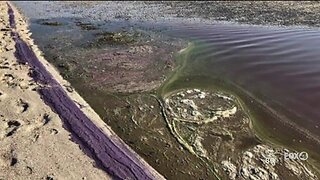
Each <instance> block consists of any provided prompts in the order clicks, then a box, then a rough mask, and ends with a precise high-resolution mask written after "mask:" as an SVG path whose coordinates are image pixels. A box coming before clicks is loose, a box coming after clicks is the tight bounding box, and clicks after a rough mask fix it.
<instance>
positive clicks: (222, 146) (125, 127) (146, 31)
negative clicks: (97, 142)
mask: <svg viewBox="0 0 320 180" xmlns="http://www.w3.org/2000/svg"><path fill="white" fill-rule="evenodd" d="M82 21H83V22H82ZM82 21H81V20H79V19H76V20H74V19H63V21H61V22H60V21H59V19H56V20H51V21H49V20H46V21H40V22H38V24H37V25H36V26H35V27H37V28H39V29H38V31H37V30H35V32H34V33H33V37H34V38H35V41H36V43H37V44H39V47H40V48H41V49H42V51H43V52H44V54H45V56H46V59H48V60H49V61H50V62H51V63H53V64H55V65H56V66H57V68H58V69H59V70H60V72H61V73H62V75H63V76H64V77H65V78H66V79H67V80H69V81H70V82H71V84H72V86H73V87H74V88H75V89H76V90H77V91H78V92H79V93H80V94H81V96H83V97H84V98H85V99H86V101H87V102H88V103H89V104H90V105H91V106H92V107H93V108H94V109H95V111H96V112H97V113H98V114H99V115H100V116H101V117H102V118H103V119H104V121H105V122H106V123H107V124H108V125H110V126H111V127H112V129H113V130H114V131H115V132H116V133H117V134H118V135H119V136H120V137H121V138H122V139H123V140H124V141H125V142H126V143H127V144H128V145H129V146H130V147H132V148H133V149H134V150H135V151H136V152H137V153H138V154H139V155H141V156H142V157H143V158H144V159H145V160H146V161H147V162H148V163H149V164H150V165H152V166H153V167H154V168H155V169H156V170H157V171H159V172H160V173H161V174H162V175H164V176H165V177H166V178H168V179H201V178H202V179H219V178H220V179H241V178H242V179H248V178H258V179H267V178H269V179H277V178H280V179H291V178H292V177H297V178H300V179H301V178H302V179H303V178H304V179H310V178H311V179H312V178H315V174H313V173H314V171H313V169H312V168H311V166H310V165H309V164H307V163H305V162H300V161H284V160H283V158H282V156H281V155H282V154H283V153H284V152H286V150H285V149H283V148H282V147H281V146H280V145H285V146H288V142H289V141H288V139H291V138H297V137H299V135H297V134H295V133H292V132H294V131H291V130H288V131H283V129H284V128H285V126H284V125H283V124H281V123H280V125H279V123H278V124H277V122H278V121H277V118H275V117H274V116H273V115H272V113H270V112H268V111H266V110H265V108H264V106H263V105H261V103H259V102H258V101H257V99H255V98H254V96H250V95H248V93H247V92H246V91H244V90H243V89H242V88H241V87H239V86H237V85H236V84H235V83H232V81H231V80H230V79H229V78H228V77H227V76H224V75H223V74H220V72H219V71H222V70H225V69H224V68H221V69H219V67H215V64H214V63H213V62H214V60H215V59H213V58H214V56H213V57H212V56H209V55H208V58H201V56H199V54H201V53H203V52H205V50H206V48H207V45H206V44H205V43H199V42H192V43H189V45H188V47H187V48H186V49H184V50H181V51H179V50H180V49H182V48H183V47H184V46H186V44H187V42H186V41H185V40H181V39H178V38H169V37H167V36H165V35H162V34H161V33H156V32H155V31H153V30H152V28H146V27H139V28H137V27H136V29H135V30H132V29H131V30H128V28H127V26H123V27H121V25H119V24H118V23H117V22H109V23H108V24H107V25H108V27H109V29H108V28H107V29H105V28H101V27H100V26H95V25H94V24H91V23H87V21H86V20H82ZM43 22H45V23H43ZM39 23H40V24H41V26H39ZM48 27H50V30H48V29H47V30H48V31H46V30H45V31H41V28H43V29H46V28H48ZM66 29H67V31H66ZM48 32H50V33H48ZM44 34H49V35H47V36H45V37H46V38H43V37H44ZM75 34H76V35H75ZM39 36H40V38H38V37H39ZM214 50H217V49H214ZM211 51H213V50H211ZM203 54H205V55H206V53H203ZM204 57H206V56H204ZM216 70H219V71H216ZM270 114H271V115H270ZM272 119H273V120H272ZM271 120H272V121H271ZM273 127H277V128H278V129H276V130H275V129H273ZM281 128H283V129H282V130H281ZM279 129H280V130H279ZM275 135H277V136H276V137H274V136H275ZM276 140H277V141H276ZM266 142H267V143H266ZM275 144H276V145H275ZM312 146H313V144H312V143H311V142H309V141H304V142H302V144H300V145H299V146H295V145H294V146H288V147H290V148H293V149H295V150H305V149H303V148H302V149H300V148H301V147H306V149H312V148H311V147H312ZM308 152H310V157H311V158H314V159H316V158H317V157H316V156H313V154H312V152H311V151H308ZM270 157H271V158H274V159H278V161H277V163H275V164H272V163H268V162H269V161H268V159H269V158H270ZM310 169H311V171H309V170H310Z"/></svg>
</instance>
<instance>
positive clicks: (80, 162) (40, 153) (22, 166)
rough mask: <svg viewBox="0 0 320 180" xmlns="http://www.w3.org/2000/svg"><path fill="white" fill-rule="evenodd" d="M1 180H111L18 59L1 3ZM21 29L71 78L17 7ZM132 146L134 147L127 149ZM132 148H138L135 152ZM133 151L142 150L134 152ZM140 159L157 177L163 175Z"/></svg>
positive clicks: (72, 94) (88, 109)
mask: <svg viewBox="0 0 320 180" xmlns="http://www.w3.org/2000/svg"><path fill="white" fill-rule="evenodd" d="M0 9H1V10H0V29H1V31H0V41H1V42H0V52H1V55H0V80H1V82H0V180H1V179H51V178H53V179H110V176H109V175H107V174H106V173H105V172H104V171H102V170H100V169H98V168H95V167H94V161H93V160H92V159H90V158H89V157H88V156H86V155H85V154H84V153H83V152H82V151H81V149H80V148H79V146H78V145H77V144H75V143H73V142H72V141H71V140H70V133H69V132H68V131H66V130H65V129H64V128H63V127H62V121H61V119H60V118H59V116H58V115H57V114H55V113H54V112H52V110H51V109H50V108H49V107H48V106H47V105H45V103H44V102H43V101H42V99H41V97H40V95H39V94H38V93H37V91H35V88H37V87H38V86H39V85H38V84H37V83H35V82H34V81H33V80H32V78H31V77H29V75H28V72H29V67H28V66H27V65H21V64H18V63H17V59H16V57H15V56H14V52H15V42H14V41H13V39H12V37H11V30H10V26H9V16H8V6H7V4H6V2H0ZM13 10H14V12H15V21H16V31H17V33H19V34H20V36H21V39H23V40H24V41H26V42H27V43H28V44H29V45H30V47H31V48H32V49H33V51H34V52H35V53H36V55H37V57H38V59H39V60H40V61H41V63H42V64H44V66H45V67H46V68H47V70H48V71H49V72H50V73H51V74H52V75H53V76H54V77H55V78H56V80H57V81H58V82H59V83H60V84H61V85H62V86H63V87H65V90H66V89H67V87H68V88H69V91H70V84H69V83H68V82H67V81H65V80H64V79H63V78H62V77H61V76H60V75H59V73H58V71H56V69H55V68H54V67H53V66H51V65H50V64H49V63H48V62H47V61H46V60H45V59H43V57H42V56H41V52H40V50H39V49H38V47H37V46H36V45H34V43H33V40H32V39H31V38H30V35H31V33H30V32H28V26H27V23H26V21H25V19H24V18H23V17H22V16H21V15H20V14H19V12H18V10H17V9H15V8H14V7H13ZM69 91H66V92H68V95H69V96H70V97H71V98H72V100H74V101H75V102H76V104H78V105H79V107H80V106H81V110H82V111H83V112H84V113H85V114H86V115H87V116H88V117H89V118H90V119H91V120H92V121H93V122H94V124H95V125H96V126H97V127H99V128H100V129H101V130H102V131H103V132H104V133H105V134H107V135H108V136H109V137H111V138H112V139H113V141H115V142H117V143H118V144H119V145H120V146H121V147H123V146H125V147H127V146H126V145H125V144H124V143H123V141H122V140H121V139H119V138H118V137H117V136H116V135H115V134H114V132H113V131H112V130H111V129H110V127H108V126H107V125H106V124H105V123H104V122H103V121H102V120H101V118H100V117H99V116H98V115H97V114H96V113H95V112H94V111H93V110H92V108H91V107H90V106H89V105H88V104H87V103H86V102H85V101H84V100H83V99H82V98H81V97H80V96H79V94H78V93H77V92H75V91H70V92H69ZM127 148H128V147H127ZM131 151H132V150H131ZM133 154H136V153H134V152H133ZM137 158H138V159H139V160H140V161H141V162H142V164H144V166H145V167H147V168H148V170H149V171H150V172H151V173H152V174H153V175H154V177H157V179H162V178H163V177H162V176H161V175H160V174H158V173H157V172H156V171H155V170H153V169H152V168H151V167H150V166H149V165H148V164H147V163H146V162H145V161H144V160H143V159H141V158H140V157H138V156H137Z"/></svg>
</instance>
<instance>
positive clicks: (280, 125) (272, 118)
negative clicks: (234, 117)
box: [157, 42, 320, 174]
mask: <svg viewBox="0 0 320 180" xmlns="http://www.w3.org/2000/svg"><path fill="white" fill-rule="evenodd" d="M201 47H203V44H201V43H198V42H193V43H189V45H188V47H186V48H185V49H183V50H182V51H180V52H179V53H178V54H177V57H176V64H177V68H176V69H175V70H174V71H173V72H172V73H171V75H170V76H169V78H168V79H167V80H166V81H165V82H164V83H163V84H162V86H161V87H160V88H159V89H158V91H157V95H158V96H159V97H160V98H161V99H162V100H163V99H164V98H165V97H167V96H169V95H170V94H172V93H173V92H176V91H178V90H182V89H188V88H202V89H208V90H218V91H221V92H226V93H228V94H232V95H233V96H235V97H236V99H237V100H238V101H239V104H240V105H241V106H242V107H243V109H244V110H245V111H246V113H247V114H248V115H249V117H250V119H251V122H250V125H251V129H252V130H253V131H254V133H255V135H256V137H257V139H259V140H260V141H262V142H264V143H266V144H271V145H273V146H275V147H285V148H287V149H291V150H294V151H300V152H301V151H306V152H308V154H309V159H308V162H309V164H310V165H311V166H312V167H313V168H314V169H315V170H316V171H317V172H316V173H317V174H319V170H320V163H319V162H320V155H319V154H318V152H317V149H319V148H320V144H319V143H318V140H317V139H315V138H313V137H311V136H310V135H309V134H308V133H305V132H304V131H303V130H301V129H300V128H298V127H295V126H294V124H291V123H290V118H295V117H292V116H290V115H288V114H285V113H283V114H279V113H278V111H274V110H273V109H272V108H270V107H269V106H268V105H267V104H265V103H264V102H263V101H261V100H259V99H258V97H256V96H254V95H252V94H251V93H249V92H248V91H246V90H245V89H243V88H241V87H240V86H238V85H237V84H235V83H234V82H232V81H230V80H229V79H227V78H226V77H221V76H219V75H217V74H215V73H212V70H211V69H209V68H208V67H209V64H207V63H206V62H204V61H195V59H194V53H195V52H197V51H198V50H200V49H201ZM279 108H280V107H279ZM293 139H295V140H297V139H303V141H300V142H299V143H298V142H296V143H293V142H292V140H293Z"/></svg>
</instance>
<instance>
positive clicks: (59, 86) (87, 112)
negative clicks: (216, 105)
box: [10, 6, 163, 179]
mask: <svg viewBox="0 0 320 180" xmlns="http://www.w3.org/2000/svg"><path fill="white" fill-rule="evenodd" d="M12 9H13V11H14V12H18V11H17V10H16V8H15V7H14V6H13V7H12ZM12 22H13V21H12V20H11V23H10V24H11V25H12V26H11V27H12V28H14V26H13V23H12ZM25 28H26V29H28V28H27V25H25ZM20 30H21V29H19V27H18V28H17V31H18V32H17V33H19V34H22V32H21V31H20ZM29 35H30V34H28V35H26V34H24V36H22V39H21V40H22V41H21V42H19V41H20V40H19V39H17V42H19V43H20V48H21V50H20V53H21V52H22V54H23V55H30V57H29V58H30V59H28V58H27V59H25V60H26V62H27V63H28V64H29V65H31V66H33V68H34V70H35V69H37V70H36V73H35V74H34V75H35V77H33V78H34V79H35V80H36V81H38V82H39V83H40V84H42V83H44V84H47V85H46V88H42V89H40V90H39V92H40V94H42V99H43V100H45V101H47V102H46V104H48V103H49V104H48V105H50V106H51V108H52V109H53V110H54V111H56V112H60V118H62V119H63V118H65V119H64V121H65V123H67V122H68V121H70V119H69V118H71V117H72V115H71V116H70V115H67V116H65V117H64V116H63V115H62V114H61V113H62V112H63V111H65V109H64V108H62V109H61V107H59V106H61V105H59V106H57V102H59V101H55V100H54V99H46V98H49V97H50V96H51V98H55V97H59V96H60V95H61V94H62V98H63V96H65V98H71V99H70V100H68V99H66V102H68V101H69V103H67V104H68V105H67V106H65V107H69V106H71V107H73V110H76V109H78V110H76V111H75V112H77V113H78V114H79V113H80V112H81V113H84V114H83V115H80V117H79V115H76V114H75V116H74V118H76V119H77V118H81V117H83V118H84V119H85V117H86V116H88V117H89V118H90V119H91V120H92V122H91V121H90V120H89V119H86V120H85V121H84V122H83V123H87V125H86V124H84V126H81V125H80V126H79V123H78V128H80V129H74V127H73V126H74V125H77V123H76V121H77V120H76V119H74V120H73V121H74V122H71V124H73V125H72V129H73V130H74V132H77V133H78V134H77V136H78V137H80V138H86V136H88V135H89V137H90V133H93V134H92V135H94V136H96V135H97V133H98V132H99V133H98V134H99V135H100V137H99V139H95V138H94V136H92V137H91V138H93V139H87V140H85V139H82V141H83V140H85V142H86V143H91V144H94V143H96V142H95V141H98V142H99V141H101V140H104V141H101V142H100V143H102V142H104V143H105V141H106V140H107V139H109V141H110V143H111V142H112V145H111V144H109V145H108V146H110V145H111V146H112V147H113V148H115V149H114V150H115V151H119V150H120V151H119V152H122V153H124V152H125V154H126V155H120V154H119V155H115V157H111V158H121V159H123V158H129V159H127V161H128V163H129V162H130V161H131V162H133V163H134V164H131V163H130V164H131V165H129V164H127V165H126V166H128V167H129V166H131V168H134V166H137V168H144V170H143V171H141V170H138V169H136V170H138V171H136V172H135V170H134V169H132V171H133V173H137V174H136V175H133V174H132V175H133V177H135V176H137V177H139V174H140V173H142V174H140V178H142V176H141V175H143V174H144V173H146V174H145V175H143V176H144V177H145V178H147V177H148V178H150V179H163V177H162V176H161V175H160V174H158V173H157V172H156V171H155V170H154V169H153V168H152V167H151V166H149V165H148V164H147V163H146V162H145V161H144V160H143V159H142V158H141V157H139V156H138V155H137V154H136V153H135V152H134V151H133V150H131V149H130V148H129V146H128V145H126V144H125V143H124V142H123V141H122V140H121V139H119V137H118V136H117V135H116V134H115V133H114V132H113V131H112V130H111V128H110V127H109V126H107V125H106V124H105V123H104V122H103V121H102V120H101V119H100V118H99V116H98V115H97V114H96V113H95V112H94V111H93V110H92V109H91V107H90V106H89V105H88V104H87V103H86V102H85V101H84V100H83V99H82V98H81V97H80V96H79V94H78V93H76V92H75V91H73V92H71V93H70V92H68V91H66V87H68V86H69V83H68V82H67V81H65V80H63V79H62V77H61V76H60V75H59V73H58V72H57V71H56V70H55V68H54V67H52V66H51V65H49V63H47V62H46V61H45V60H44V58H43V57H42V56H40V54H41V52H40V50H39V49H38V48H37V47H36V46H35V45H34V44H33V42H32V41H31V43H30V41H28V39H30V37H29ZM23 41H26V42H27V43H29V44H30V45H31V46H32V47H31V49H30V50H31V51H32V52H33V53H35V54H34V56H33V57H32V54H29V53H31V52H28V49H27V48H28V45H27V44H24V42H23ZM18 47H19V45H18ZM18 49H19V48H18ZM36 58H37V59H36ZM37 60H38V62H37ZM26 62H25V63H26ZM39 63H40V64H39ZM41 65H42V66H43V67H41ZM39 66H40V67H39ZM45 70H47V71H48V72H47V73H46V72H44V71H45ZM41 71H42V72H41ZM42 73H44V74H42ZM50 74H52V78H50ZM39 75H40V76H39ZM37 76H38V77H37ZM46 76H47V77H46ZM53 77H54V78H53ZM55 80H56V82H55ZM48 85H49V86H48ZM50 86H51V88H52V89H53V91H52V92H50V89H51V88H50ZM52 93H54V94H52ZM56 93H57V94H56ZM63 93H65V95H63ZM50 94H51V95H50ZM48 95H50V96H48ZM57 95H59V96H57ZM71 101H75V102H77V104H81V105H82V106H85V108H83V109H81V110H80V107H79V106H76V104H75V103H74V102H72V103H73V105H72V104H70V102H71ZM50 103H51V104H50ZM81 113H80V114H81ZM66 118H67V119H66ZM88 120H89V121H90V122H89V121H88ZM69 123H70V122H69ZM74 123H75V124H74ZM88 123H89V124H88ZM87 126H89V127H87ZM95 126H96V127H95ZM69 127H71V126H69ZM90 127H91V128H93V129H87V130H86V128H90ZM81 128H85V129H82V130H81ZM94 129H96V130H94ZM88 130H89V131H88ZM82 131H83V132H82ZM94 131H96V132H94ZM82 133H85V134H82ZM87 133H89V134H87ZM74 135H75V133H74V134H73V136H74ZM81 135H82V136H84V137H81ZM107 137H108V138H107ZM105 138H107V139H105ZM73 140H75V139H73ZM78 142H79V141H78ZM82 148H83V150H84V151H86V150H85V148H90V149H91V148H93V150H94V151H92V150H91V155H92V156H96V157H95V159H96V161H97V160H98V162H99V161H100V163H102V164H103V165H104V166H108V165H107V164H108V158H107V159H105V158H106V157H108V156H105V155H103V153H107V154H108V153H111V152H110V150H111V149H110V150H109V152H108V150H107V151H105V152H103V150H102V149H101V150H102V152H101V150H98V149H95V148H102V147H98V146H96V147H92V146H90V145H89V147H88V144H87V147H85V146H82ZM104 148H110V147H104ZM116 149H117V150H116ZM99 151H100V152H101V153H102V154H101V156H100V157H97V154H96V152H99ZM87 153H88V151H87ZM89 154H90V153H89ZM98 156H99V154H98ZM102 157H105V158H103V159H101V158H102ZM99 159H100V160H99ZM119 160H120V159H119ZM121 161H122V160H120V162H121ZM109 163H110V162H109ZM98 164H99V163H98ZM132 166H133V167H132ZM110 168H115V169H113V170H112V169H108V168H107V169H105V167H104V168H103V169H105V170H107V171H109V172H108V173H111V174H112V173H113V175H114V176H115V177H117V176H118V177H119V178H120V177H121V176H123V175H125V176H132V175H130V174H122V175H121V172H120V171H119V170H120V169H121V167H119V168H117V165H116V164H114V167H110ZM122 168H124V167H122ZM131 168H130V169H131ZM110 170H111V172H110ZM123 170H124V169H123ZM117 171H118V173H120V174H117ZM144 171H145V172H144ZM123 172H126V171H123ZM123 172H122V173H123ZM138 172H139V173H138ZM126 173H129V171H127V172H126ZM147 174H148V175H147ZM137 177H136V178H137Z"/></svg>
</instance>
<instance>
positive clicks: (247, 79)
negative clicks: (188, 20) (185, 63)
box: [170, 24, 320, 139]
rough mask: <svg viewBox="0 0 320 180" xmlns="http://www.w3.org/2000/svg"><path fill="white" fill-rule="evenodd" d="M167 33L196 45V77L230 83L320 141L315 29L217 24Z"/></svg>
mask: <svg viewBox="0 0 320 180" xmlns="http://www.w3.org/2000/svg"><path fill="white" fill-rule="evenodd" d="M170 33H173V34H175V35H177V34H178V35H179V36H181V37H188V38H190V37H191V39H196V40H197V41H200V43H198V47H197V48H196V50H194V52H193V53H192V57H191V59H190V60H189V62H191V63H193V64H196V66H198V68H194V69H193V71H194V72H196V71H197V70H199V72H196V73H198V74H204V75H205V76H216V77H223V78H226V79H229V80H231V81H232V82H234V83H236V84H237V85H240V86H241V87H242V88H244V89H245V90H247V91H249V92H250V93H252V94H253V95H254V96H255V97H257V98H259V99H262V100H263V101H264V102H265V103H266V104H268V105H270V107H271V108H273V109H274V110H275V111H277V112H278V113H279V114H283V112H281V111H280V109H281V110H283V111H285V112H287V113H289V114H290V118H289V119H290V121H292V122H295V123H297V124H298V125H299V126H300V127H303V128H305V129H306V130H308V131H310V132H311V133H312V134H313V135H315V136H316V137H317V138H318V139H319V137H320V130H319V126H320V91H319V90H320V31H319V30H317V29H302V28H274V27H273V28H271V27H262V26H244V25H241V26H240V25H225V24H224V25H221V24H217V25H207V26H206V25H202V26H187V25H181V26H179V27H178V28H173V30H172V31H171V32H170ZM278 107H279V109H278ZM291 115H292V116H291Z"/></svg>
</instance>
